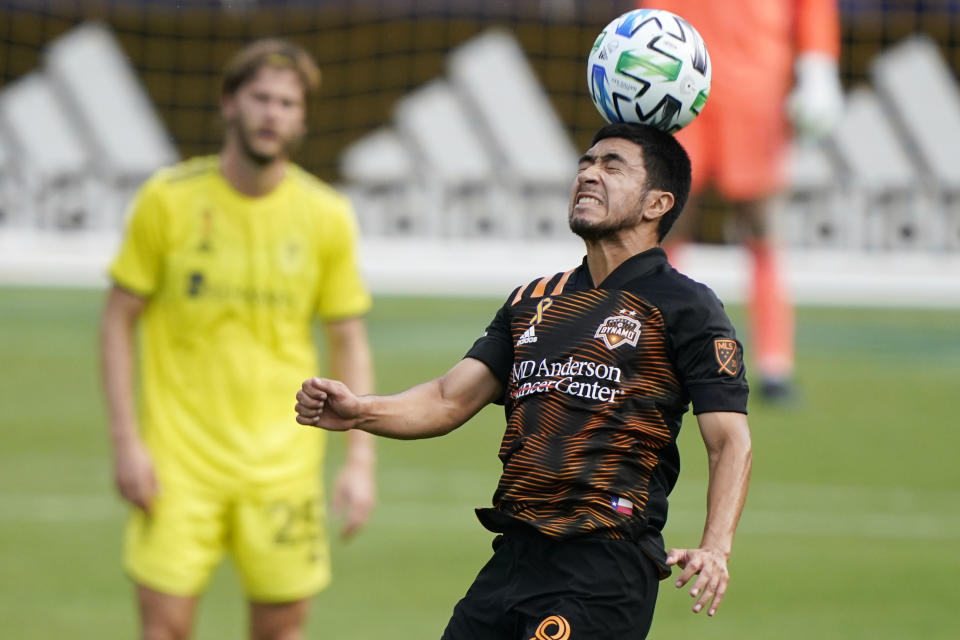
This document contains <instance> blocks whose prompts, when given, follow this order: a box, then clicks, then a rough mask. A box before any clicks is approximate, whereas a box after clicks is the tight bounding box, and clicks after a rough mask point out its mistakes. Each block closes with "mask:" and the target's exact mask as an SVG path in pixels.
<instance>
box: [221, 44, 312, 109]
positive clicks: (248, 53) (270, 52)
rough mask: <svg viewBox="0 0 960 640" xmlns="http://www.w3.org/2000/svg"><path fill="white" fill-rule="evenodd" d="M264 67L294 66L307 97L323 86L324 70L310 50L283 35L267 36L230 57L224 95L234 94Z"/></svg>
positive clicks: (287, 67) (223, 87)
mask: <svg viewBox="0 0 960 640" xmlns="http://www.w3.org/2000/svg"><path fill="white" fill-rule="evenodd" d="M263 67H276V68H280V69H293V70H294V71H295V72H296V73H297V75H298V76H299V77H300V82H301V84H303V96H304V98H306V97H307V96H308V95H310V94H312V93H316V91H317V89H319V87H320V69H318V68H317V64H316V63H315V62H314V61H313V58H312V57H311V56H310V54H309V53H307V52H306V51H305V50H304V49H302V48H301V47H299V46H297V45H295V44H293V43H292V42H288V41H286V40H281V39H280V38H263V39H261V40H255V41H254V42H251V43H250V44H249V45H247V46H246V47H244V48H243V49H241V50H240V51H238V52H237V53H236V54H235V55H234V56H233V57H232V58H231V59H230V61H229V62H228V63H227V66H226V69H224V72H223V82H222V83H221V85H220V94H221V95H223V96H231V95H233V94H234V93H236V92H237V90H238V89H239V88H240V87H242V86H243V85H245V84H246V83H247V82H249V81H250V80H252V79H253V77H254V76H255V75H257V73H258V72H259V71H260V69H261V68H263Z"/></svg>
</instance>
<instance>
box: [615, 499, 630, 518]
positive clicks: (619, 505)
mask: <svg viewBox="0 0 960 640" xmlns="http://www.w3.org/2000/svg"><path fill="white" fill-rule="evenodd" d="M610 506H611V507H613V508H614V509H616V510H617V511H619V512H620V513H625V514H627V515H633V503H632V502H630V501H629V500H627V499H626V498H610Z"/></svg>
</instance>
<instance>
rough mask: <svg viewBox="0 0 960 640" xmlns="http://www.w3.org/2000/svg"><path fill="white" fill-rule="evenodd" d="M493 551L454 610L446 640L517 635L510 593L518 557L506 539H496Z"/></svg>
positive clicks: (500, 639) (484, 639)
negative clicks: (506, 542)
mask: <svg viewBox="0 0 960 640" xmlns="http://www.w3.org/2000/svg"><path fill="white" fill-rule="evenodd" d="M493 548H494V553H493V557H491V558H490V560H488V561H487V563H486V564H485V565H484V566H483V568H482V569H480V572H479V573H478V574H477V577H476V578H475V579H474V581H473V584H471V585H470V588H469V589H467V593H466V595H464V596H463V598H461V599H460V601H459V602H457V604H456V606H455V607H454V608H453V614H452V615H451V617H450V620H449V622H448V623H447V627H446V629H445V630H444V632H443V636H442V640H504V639H505V638H512V636H513V635H514V633H515V628H516V617H515V616H514V615H513V614H512V613H511V612H510V611H509V609H510V608H511V601H510V599H509V594H510V592H511V586H510V580H511V576H512V574H513V567H514V565H515V564H516V558H515V557H514V551H513V549H512V547H511V546H509V545H508V546H505V541H504V537H503V536H497V538H496V539H494V541H493Z"/></svg>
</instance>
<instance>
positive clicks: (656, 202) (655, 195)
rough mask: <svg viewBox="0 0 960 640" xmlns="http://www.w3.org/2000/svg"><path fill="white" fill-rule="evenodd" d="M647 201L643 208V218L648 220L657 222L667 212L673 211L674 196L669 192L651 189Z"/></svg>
mask: <svg viewBox="0 0 960 640" xmlns="http://www.w3.org/2000/svg"><path fill="white" fill-rule="evenodd" d="M645 200H646V201H645V202H644V207H643V217H644V218H646V219H647V220H656V219H658V218H659V217H660V216H662V215H663V214H665V213H666V212H668V211H670V210H671V209H673V205H674V202H676V201H675V200H674V197H673V194H672V193H670V192H669V191H662V190H660V189H651V190H650V191H648V192H647V196H646V199H645Z"/></svg>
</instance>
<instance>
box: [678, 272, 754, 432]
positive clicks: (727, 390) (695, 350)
mask: <svg viewBox="0 0 960 640" xmlns="http://www.w3.org/2000/svg"><path fill="white" fill-rule="evenodd" d="M671 341H672V343H673V346H674V349H675V355H674V360H675V362H676V364H677V369H678V371H679V373H680V376H681V378H682V380H683V384H684V386H685V387H686V389H687V392H688V393H689V394H690V400H691V402H692V404H693V413H695V414H699V413H706V412H710V411H734V412H737V413H746V412H747V396H748V393H749V387H748V385H747V378H746V370H745V367H744V364H743V345H742V344H741V343H740V341H739V340H738V339H737V336H736V331H735V330H734V328H733V324H732V323H731V322H730V319H729V318H728V317H727V314H726V312H725V311H724V310H723V305H722V304H721V303H720V300H719V299H717V297H716V296H715V295H714V294H713V292H712V291H710V290H709V289H706V290H705V291H703V292H702V293H701V296H699V299H698V301H697V303H696V304H693V305H690V306H688V307H686V308H684V309H682V310H679V311H678V312H677V317H676V319H675V327H674V331H673V332H672V335H671Z"/></svg>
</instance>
